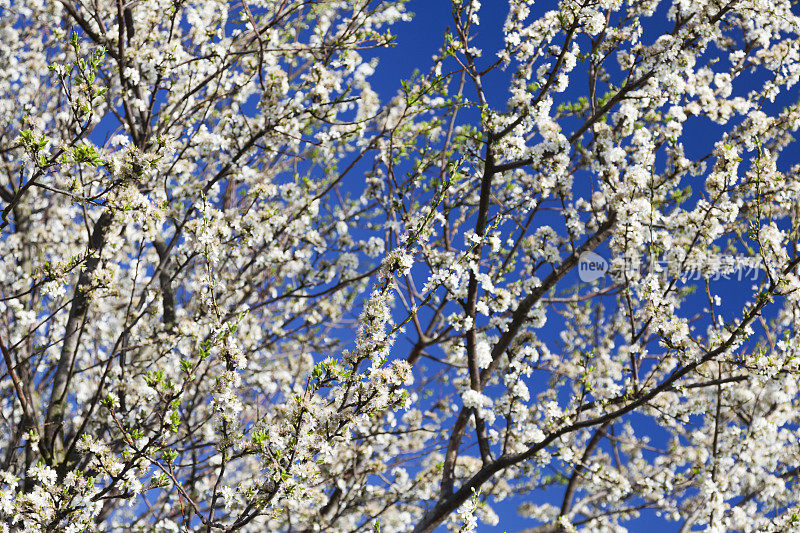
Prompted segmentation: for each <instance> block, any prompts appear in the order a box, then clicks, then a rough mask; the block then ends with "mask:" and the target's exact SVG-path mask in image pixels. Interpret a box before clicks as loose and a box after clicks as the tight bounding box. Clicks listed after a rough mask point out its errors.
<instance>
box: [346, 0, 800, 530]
mask: <svg viewBox="0 0 800 533" xmlns="http://www.w3.org/2000/svg"><path fill="white" fill-rule="evenodd" d="M668 5H669V3H666V2H665V3H663V5H662V7H661V8H660V9H659V10H658V11H657V13H656V15H655V17H653V18H652V19H651V20H650V21H646V22H645V28H646V30H647V31H646V34H645V38H644V40H645V42H652V41H653V40H654V39H655V36H657V35H658V33H656V32H659V31H660V30H661V29H662V28H664V27H666V25H667V24H669V23H668V22H667V21H666V19H665V14H666V8H667V7H668ZM555 7H556V2H554V1H552V0H550V1H543V2H536V4H535V7H534V11H535V12H542V11H545V10H549V9H553V8H555ZM408 9H409V11H411V12H413V13H414V18H413V20H412V21H411V22H404V23H398V24H397V25H395V27H394V28H393V30H392V31H393V33H395V34H396V35H397V45H396V46H395V47H394V48H392V49H389V50H380V51H378V52H376V54H375V55H377V56H378V57H380V64H379V66H378V68H377V69H376V73H375V75H374V76H373V78H371V80H370V82H371V84H372V86H373V88H374V89H375V90H376V91H378V93H379V95H380V96H381V99H382V100H384V101H386V100H388V99H389V98H391V97H392V96H394V95H395V94H396V92H397V90H398V87H399V80H400V79H402V78H409V77H410V76H411V74H412V73H413V72H414V70H416V69H420V70H423V71H426V70H427V69H428V67H429V65H430V63H431V61H430V60H431V56H433V55H434V54H436V53H437V51H438V49H439V47H440V45H441V43H442V36H443V33H444V30H445V28H446V27H447V26H448V25H450V26H452V18H451V2H450V0H411V1H410V2H409V3H408ZM506 14H507V4H506V2H505V1H502V0H485V1H484V2H483V6H482V8H481V10H480V26H479V27H478V29H477V39H476V45H477V46H478V47H480V48H482V49H483V52H484V53H483V57H482V58H481V61H482V63H479V66H480V64H484V65H485V64H488V63H489V62H492V61H494V60H495V58H496V56H495V52H496V51H497V50H498V49H499V47H500V46H501V44H502V26H503V22H504V20H505V17H506ZM648 33H649V35H651V36H652V37H649V38H648ZM653 35H655V36H653ZM504 77H505V74H504V73H503V72H502V71H497V72H496V73H493V74H492V75H490V76H489V77H487V79H486V80H484V87H485V88H486V90H487V93H489V98H490V103H492V104H494V106H495V108H496V109H500V110H502V109H503V108H504V101H505V98H506V96H507V92H506V91H505V88H504V85H505V79H504ZM756 78H757V76H756V77H754V79H753V80H752V81H754V82H755V81H756ZM748 85H749V83H745V84H743V85H742V84H740V85H739V87H740V88H741V89H742V90H744V91H746V90H748V89H749V88H750V87H748ZM570 92H573V94H582V93H583V92H584V91H583V88H581V89H577V90H576V91H572V90H571V89H568V91H567V93H566V95H567V97H568V98H569V93H570ZM795 99H796V94H795V95H783V96H782V97H780V98H779V99H778V100H777V101H776V102H775V104H774V106H773V107H776V108H778V109H779V108H780V107H782V106H784V105H786V104H787V103H789V102H790V101H792V102H793V101H794V100H795ZM727 127H730V126H727ZM709 128H710V129H709ZM723 128H724V127H720V126H714V125H712V124H711V123H710V122H708V121H707V120H706V121H705V123H704V124H691V123H690V124H687V128H686V131H687V133H686V135H685V138H684V139H683V140H684V142H685V143H686V146H687V152H688V153H687V155H689V156H699V155H701V154H705V153H707V152H708V151H709V150H710V149H711V148H712V146H713V141H715V140H717V139H718V138H719V134H720V133H721V132H722V131H723ZM357 176H358V174H353V175H352V178H351V179H352V180H356V179H357ZM352 185H353V186H354V187H355V186H356V184H355V183H353V184H352ZM701 188H702V186H700V187H698V186H697V185H695V194H698V193H697V191H698V190H700V189H701ZM598 252H600V253H601V254H603V250H602V249H600V250H598ZM606 257H607V255H606ZM565 282H567V283H573V282H577V275H576V274H575V275H573V276H572V278H571V279H570V278H568V279H565ZM718 283H719V284H718V285H717V289H718V291H719V293H720V294H723V295H724V296H725V298H726V304H727V305H726V307H725V311H726V312H727V313H726V315H729V316H733V315H735V314H736V315H738V314H739V313H738V312H739V310H740V309H741V306H742V305H743V304H744V303H745V302H746V301H747V300H748V299H749V297H750V295H751V294H752V292H751V291H750V285H751V284H752V282H746V284H745V286H743V285H742V284H741V283H737V282H736V281H727V282H726V281H721V282H718ZM713 288H714V284H713V283H712V289H713ZM609 304H610V302H609ZM687 305H689V306H697V310H698V311H699V310H700V309H702V307H703V306H704V305H705V304H704V302H703V300H702V298H699V297H698V298H694V299H690V300H689V301H688V302H687ZM765 314H767V313H765ZM729 316H726V318H729ZM551 318H553V317H552V315H549V316H548V319H551ZM548 328H549V334H550V335H552V340H553V342H554V345H555V343H557V339H558V333H559V330H558V326H557V321H554V323H548ZM544 340H549V339H544ZM630 420H631V421H632V422H633V423H634V425H635V427H637V428H639V429H640V430H642V431H643V432H645V433H646V432H647V430H648V428H651V429H653V430H656V427H657V426H655V425H654V424H653V423H652V422H650V421H649V420H647V419H646V418H645V417H641V416H634V417H632V418H631V419H630ZM664 437H666V436H665V435H662V436H659V435H657V434H654V435H653V441H654V442H658V441H663V440H665V439H664ZM562 493H563V490H562V488H560V487H558V488H556V489H553V490H551V491H548V492H546V493H538V494H534V495H528V496H527V497H526V498H525V499H530V498H531V497H533V498H542V499H545V500H550V501H554V502H555V503H557V501H560V496H561V494H562ZM521 501H523V499H522V498H511V499H509V500H506V501H505V502H502V503H500V504H496V505H494V508H495V510H496V512H498V514H499V515H500V518H501V521H500V524H499V525H498V526H497V527H489V526H486V525H481V526H480V527H479V531H482V532H483V531H485V532H504V531H507V532H509V533H510V532H514V531H518V530H520V529H523V528H526V527H531V526H533V525H535V524H536V523H535V522H533V521H531V520H527V519H524V518H522V517H519V516H518V515H517V513H516V507H517V505H518V504H519V503H521ZM627 524H628V527H629V530H630V531H633V532H637V531H647V532H649V533H660V532H666V531H671V532H672V531H677V530H678V529H679V528H680V523H675V522H671V521H668V520H666V519H663V518H660V517H658V516H656V514H655V513H654V512H648V511H644V512H643V513H642V516H641V518H639V519H638V520H635V521H632V522H628V523H627Z"/></svg>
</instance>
